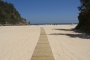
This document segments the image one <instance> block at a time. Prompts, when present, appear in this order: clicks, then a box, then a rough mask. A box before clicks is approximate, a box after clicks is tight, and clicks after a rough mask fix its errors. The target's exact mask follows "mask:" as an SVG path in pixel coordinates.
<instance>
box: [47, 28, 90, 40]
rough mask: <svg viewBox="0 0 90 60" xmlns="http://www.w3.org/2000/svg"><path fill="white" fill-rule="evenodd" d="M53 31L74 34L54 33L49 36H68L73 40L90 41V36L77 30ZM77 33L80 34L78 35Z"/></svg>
mask: <svg viewBox="0 0 90 60" xmlns="http://www.w3.org/2000/svg"><path fill="white" fill-rule="evenodd" d="M52 30H60V31H72V32H73V34H70V33H52V34H49V35H66V36H69V37H72V38H82V39H90V34H86V33H83V32H80V31H78V30H75V29H52ZM76 33H78V34H76Z"/></svg>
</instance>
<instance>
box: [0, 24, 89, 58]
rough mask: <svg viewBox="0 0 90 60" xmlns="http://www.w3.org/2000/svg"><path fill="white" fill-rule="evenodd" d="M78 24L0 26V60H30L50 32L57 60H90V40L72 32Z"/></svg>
mask: <svg viewBox="0 0 90 60" xmlns="http://www.w3.org/2000/svg"><path fill="white" fill-rule="evenodd" d="M75 26H76V25H41V26H0V60H30V59H31V57H32V55H33V52H34V49H35V47H36V45H37V42H38V40H39V36H40V27H43V28H44V29H45V31H46V35H47V37H48V41H49V43H50V46H51V49H52V53H53V55H54V58H55V60H90V47H89V46H90V39H87V38H85V37H84V35H83V34H81V33H77V32H74V31H72V30H71V29H72V28H74V27H75Z"/></svg>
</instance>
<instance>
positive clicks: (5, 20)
mask: <svg viewBox="0 0 90 60" xmlns="http://www.w3.org/2000/svg"><path fill="white" fill-rule="evenodd" d="M0 24H3V25H6V24H10V25H16V24H23V25H24V24H26V20H24V19H22V17H21V16H20V14H19V12H18V11H17V10H16V8H15V7H14V5H13V4H11V3H8V2H4V1H2V0H0Z"/></svg>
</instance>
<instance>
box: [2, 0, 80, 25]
mask: <svg viewBox="0 0 90 60" xmlns="http://www.w3.org/2000/svg"><path fill="white" fill-rule="evenodd" d="M4 1H7V2H8V3H12V4H13V5H14V7H15V8H16V9H17V11H18V12H19V13H20V15H21V16H22V17H23V18H25V19H26V20H27V21H30V22H31V23H78V18H77V17H78V15H79V10H78V8H77V7H78V6H79V5H80V1H79V0H4Z"/></svg>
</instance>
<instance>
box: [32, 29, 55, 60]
mask: <svg viewBox="0 0 90 60" xmlns="http://www.w3.org/2000/svg"><path fill="white" fill-rule="evenodd" d="M31 60H54V56H53V54H52V50H51V47H50V45H49V42H48V38H47V35H46V32H45V30H44V28H42V27H41V33H40V37H39V41H38V43H37V46H36V48H35V50H34V53H33V55H32V58H31Z"/></svg>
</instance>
